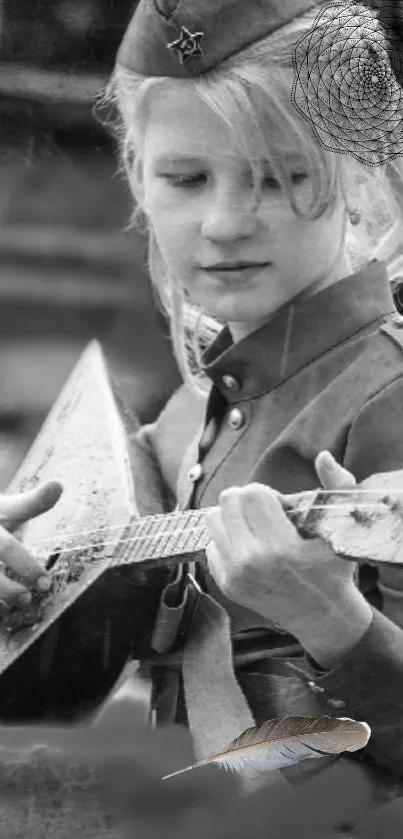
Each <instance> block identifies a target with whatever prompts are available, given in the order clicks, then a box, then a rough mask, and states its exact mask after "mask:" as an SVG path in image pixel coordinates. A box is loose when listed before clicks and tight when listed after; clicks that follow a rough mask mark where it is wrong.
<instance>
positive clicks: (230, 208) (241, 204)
mask: <svg viewBox="0 0 403 839" xmlns="http://www.w3.org/2000/svg"><path fill="white" fill-rule="evenodd" d="M257 206H258V200H257V199H255V198H254V197H253V196H252V191H249V192H248V193H247V194H243V195H241V194H240V193H235V192H232V193H231V192H228V193H226V194H225V195H221V196H219V197H218V198H217V199H216V200H215V201H213V202H211V203H210V204H209V205H208V206H207V207H206V212H205V215H204V219H203V224H202V234H203V236H204V237H205V238H206V239H211V240H212V241H230V240H232V239H239V238H242V239H244V238H249V237H250V236H252V235H253V233H254V232H255V230H256V223H257V214H256V209H257Z"/></svg>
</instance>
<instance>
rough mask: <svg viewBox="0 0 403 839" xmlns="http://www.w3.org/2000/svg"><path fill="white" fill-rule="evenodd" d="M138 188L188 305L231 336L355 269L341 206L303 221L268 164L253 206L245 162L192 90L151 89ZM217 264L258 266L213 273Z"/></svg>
mask: <svg viewBox="0 0 403 839" xmlns="http://www.w3.org/2000/svg"><path fill="white" fill-rule="evenodd" d="M284 145H285V147H286V144H284ZM287 151H289V155H290V157H289V164H288V165H289V172H290V174H291V175H292V177H293V182H294V184H295V186H296V196H297V200H298V202H299V203H301V202H302V203H303V204H304V205H305V202H306V203H307V204H308V202H309V199H310V196H311V189H312V186H311V183H310V180H309V178H308V176H307V174H306V171H305V169H304V161H303V159H302V160H301V159H300V157H299V154H298V149H297V148H296V147H293V146H292V145H291V144H290V145H289V148H287ZM134 188H135V193H136V197H137V199H138V200H139V201H140V204H141V205H142V207H143V209H144V210H145V212H146V213H147V215H148V217H149V220H150V221H151V224H152V227H153V229H154V232H155V236H156V241H157V244H158V247H159V249H160V252H161V255H162V257H163V259H164V261H165V263H166V265H167V267H168V268H169V269H170V271H171V272H172V273H173V275H174V276H175V277H176V278H177V280H178V281H179V282H180V283H181V284H182V286H183V288H184V289H186V290H187V291H188V292H189V294H190V297H191V298H192V300H193V302H194V303H196V304H197V305H199V306H202V307H203V309H204V310H205V312H206V313H208V314H209V315H211V316H212V317H216V318H217V319H219V320H221V321H223V322H225V323H227V324H229V326H230V329H231V331H232V334H233V337H234V339H235V340H239V338H241V337H242V336H243V335H244V334H247V333H248V332H251V331H253V330H254V329H256V328H258V326H259V325H261V324H262V323H264V322H265V321H267V320H268V319H270V317H271V316H272V315H273V314H274V313H275V312H276V311H277V309H279V308H280V307H281V306H283V305H284V304H285V303H287V302H288V301H290V300H292V299H293V298H294V297H296V296H297V295H300V294H301V293H302V292H304V291H305V290H307V289H309V288H310V287H311V286H312V290H318V289H319V288H322V287H323V286H325V285H329V284H330V283H333V282H337V280H339V279H341V278H342V277H345V276H348V274H349V273H351V265H350V263H349V261H348V258H347V257H346V256H345V254H344V248H342V249H341V250H339V249H340V243H341V236H342V228H343V216H344V213H345V206H344V204H343V203H342V202H341V201H339V203H338V204H337V207H336V209H335V211H334V212H333V214H332V215H330V214H329V213H328V214H326V216H324V217H322V218H321V219H319V220H316V221H305V220H301V219H299V218H297V217H296V216H295V215H294V213H293V211H292V209H291V208H290V206H289V204H288V201H287V198H286V195H285V193H284V192H283V190H282V189H281V187H280V185H279V184H278V182H277V181H276V180H275V179H274V177H273V175H272V173H271V172H270V171H269V168H268V165H266V166H265V179H264V182H263V184H262V199H261V202H260V205H259V206H258V207H257V208H256V206H255V207H253V183H252V177H251V171H250V167H249V165H248V163H247V161H246V160H245V158H244V157H243V156H241V153H240V151H239V149H237V148H236V146H235V143H234V139H233V137H232V135H231V132H230V130H229V128H228V127H227V126H226V125H225V124H224V123H222V121H221V120H220V119H219V117H218V116H216V115H215V114H213V113H212V112H211V111H210V109H209V108H208V107H207V105H205V104H204V103H202V102H200V100H199V99H198V98H196V97H195V95H194V94H193V95H192V92H191V91H188V90H183V89H181V88H179V87H178V89H177V91H175V92H174V93H173V92H172V91H169V93H167V92H166V91H165V93H162V92H160V91H159V92H154V96H153V97H152V101H151V102H150V104H149V112H148V119H147V125H146V127H145V132H144V135H143V149H142V159H141V160H139V161H138V162H137V164H136V167H135V172H134ZM338 253H340V258H339V259H337V254H338ZM222 262H226V263H228V262H230V263H239V262H247V263H258V265H257V266H255V267H254V268H252V269H251V270H240V271H238V272H237V273H234V272H231V271H222V272H221V273H217V272H216V271H215V270H209V269H210V268H211V266H213V265H216V264H217V263H222ZM259 266H260V267H259Z"/></svg>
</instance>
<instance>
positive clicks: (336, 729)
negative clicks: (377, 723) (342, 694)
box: [162, 716, 371, 781]
mask: <svg viewBox="0 0 403 839" xmlns="http://www.w3.org/2000/svg"><path fill="white" fill-rule="evenodd" d="M370 736H371V729H370V727H369V725H367V723H366V722H356V720H352V719H350V718H349V717H326V716H321V717H303V716H296V717H279V718H276V719H271V720H266V722H264V723H263V725H261V726H254V727H253V728H247V729H246V731H244V732H243V733H242V734H241V735H240V736H239V737H237V738H236V739H235V740H233V741H232V742H231V743H230V744H229V746H227V747H226V749H224V751H222V752H219V753H218V754H215V755H213V756H212V757H209V758H206V759H205V760H201V761H199V763H194V764H193V765H192V766H187V767H186V768H185V769H179V770H178V771H177V772H171V773H170V774H169V775H164V776H163V778H162V780H163V781H164V780H166V779H167V778H172V777H173V776H174V775H181V774H182V772H190V770H191V769H197V768H198V767H199V766H205V765H206V764H209V763H216V764H217V765H218V766H220V767H223V768H224V769H226V770H228V769H229V770H230V771H232V772H242V770H243V769H245V768H248V767H250V766H252V767H254V768H256V769H259V770H263V771H273V770H277V769H284V768H285V767H286V766H291V765H292V764H295V763H299V762H300V761H301V760H306V759H307V758H320V757H326V756H328V755H334V754H340V753H341V752H355V751H358V749H363V748H364V746H366V745H367V743H368V740H369V738H370Z"/></svg>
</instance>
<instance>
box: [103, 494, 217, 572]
mask: <svg viewBox="0 0 403 839" xmlns="http://www.w3.org/2000/svg"><path fill="white" fill-rule="evenodd" d="M208 509H209V508H207V507H206V508H202V509H200V510H186V511H185V512H175V513H161V514H158V515H154V516H144V517H142V518H140V519H134V520H133V521H132V523H131V524H130V525H129V526H128V527H127V530H126V533H125V535H124V537H123V539H122V542H121V548H122V550H121V551H119V557H116V564H117V565H122V564H125V563H129V562H136V563H137V562H145V561H146V560H152V559H163V558H164V557H171V556H179V555H180V554H188V553H197V551H201V550H203V549H204V548H206V547H207V545H208V543H209V541H210V535H209V533H208V531H207V528H206V525H205V514H206V512H207V510H208ZM113 564H115V562H114V563H113Z"/></svg>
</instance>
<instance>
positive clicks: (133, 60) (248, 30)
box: [117, 0, 328, 79]
mask: <svg viewBox="0 0 403 839" xmlns="http://www.w3.org/2000/svg"><path fill="white" fill-rule="evenodd" d="M327 2H328V0H140V3H139V4H138V6H137V8H136V11H135V12H134V15H133V17H132V19H131V21H130V23H129V26H128V28H127V31H126V34H125V36H124V38H123V41H122V43H121V46H120V48H119V51H118V55H117V63H118V64H119V65H121V66H122V67H125V68H127V69H128V70H132V71H134V72H135V73H139V74H141V75H143V76H147V77H148V76H171V77H173V78H178V79H183V78H188V77H194V76H201V75H202V74H203V73H206V72H207V71H208V70H213V68H214V67H216V66H217V65H219V64H221V62H222V61H224V60H225V59H226V58H229V57H230V56H231V55H234V54H235V53H237V52H239V51H240V50H242V49H245V48H246V47H248V46H250V45H251V44H253V43H255V42H256V41H259V40H261V39H262V38H265V37H267V36H268V35H270V34H271V33H272V32H275V31H276V30H278V29H280V28H281V27H282V26H285V25H286V24H287V23H290V21H292V20H293V19H294V18H296V17H300V16H301V15H304V14H306V12H308V11H310V10H311V9H314V8H315V7H317V8H318V10H319V7H320V6H323V5H324V4H325V3H327Z"/></svg>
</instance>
